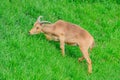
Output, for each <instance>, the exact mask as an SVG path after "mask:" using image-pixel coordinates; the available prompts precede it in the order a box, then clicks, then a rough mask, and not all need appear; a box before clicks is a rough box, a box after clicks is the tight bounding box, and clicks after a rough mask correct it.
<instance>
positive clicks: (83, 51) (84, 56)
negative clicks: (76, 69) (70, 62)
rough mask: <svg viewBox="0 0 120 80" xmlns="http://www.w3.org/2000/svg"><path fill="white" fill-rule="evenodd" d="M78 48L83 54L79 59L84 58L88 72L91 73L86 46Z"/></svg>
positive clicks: (90, 63)
mask: <svg viewBox="0 0 120 80" xmlns="http://www.w3.org/2000/svg"><path fill="white" fill-rule="evenodd" d="M80 50H81V52H82V54H83V57H82V58H81V59H84V58H85V59H86V61H87V64H88V72H89V73H92V62H91V59H90V57H89V53H88V48H85V47H80Z"/></svg>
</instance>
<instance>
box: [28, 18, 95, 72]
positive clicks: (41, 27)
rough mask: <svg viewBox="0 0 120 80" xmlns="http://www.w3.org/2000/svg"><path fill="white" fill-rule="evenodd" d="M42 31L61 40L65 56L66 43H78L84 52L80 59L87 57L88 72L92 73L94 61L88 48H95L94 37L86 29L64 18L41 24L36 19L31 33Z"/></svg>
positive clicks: (50, 37)
mask: <svg viewBox="0 0 120 80" xmlns="http://www.w3.org/2000/svg"><path fill="white" fill-rule="evenodd" d="M40 32H43V33H44V34H45V36H46V38H47V39H48V40H55V41H60V48H61V51H62V55H63V56H65V50H64V45H65V43H66V44H70V45H78V46H79V48H80V50H81V52H82V54H83V57H81V58H79V59H78V60H79V61H81V60H83V59H84V58H85V59H86V61H87V63H88V72H89V73H92V62H91V59H90V57H89V53H88V49H89V48H90V49H92V48H93V45H94V39H93V37H92V36H91V35H90V34H89V33H88V32H87V31H86V30H84V29H83V28H81V27H79V26H78V25H75V24H72V23H69V22H65V21H63V20H58V21H56V22H55V23H53V24H41V23H40V22H39V21H36V22H35V24H34V27H33V28H32V29H31V30H30V34H38V33H40Z"/></svg>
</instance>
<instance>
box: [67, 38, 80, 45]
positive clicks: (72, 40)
mask: <svg viewBox="0 0 120 80" xmlns="http://www.w3.org/2000/svg"><path fill="white" fill-rule="evenodd" d="M65 43H66V44H68V45H72V46H77V45H78V44H77V42H76V41H75V40H74V39H71V40H66V41H65Z"/></svg>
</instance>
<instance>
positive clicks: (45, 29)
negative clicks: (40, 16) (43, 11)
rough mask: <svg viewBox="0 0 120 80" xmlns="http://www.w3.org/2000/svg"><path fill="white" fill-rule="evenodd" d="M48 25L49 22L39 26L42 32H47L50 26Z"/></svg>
mask: <svg viewBox="0 0 120 80" xmlns="http://www.w3.org/2000/svg"><path fill="white" fill-rule="evenodd" d="M50 25H51V24H43V25H42V28H41V31H42V33H46V32H48V28H49V27H50Z"/></svg>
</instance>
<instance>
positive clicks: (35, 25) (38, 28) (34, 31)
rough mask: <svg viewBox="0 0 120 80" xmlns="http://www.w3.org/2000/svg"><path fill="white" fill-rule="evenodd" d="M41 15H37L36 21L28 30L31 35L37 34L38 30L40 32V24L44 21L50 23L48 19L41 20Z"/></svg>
mask: <svg viewBox="0 0 120 80" xmlns="http://www.w3.org/2000/svg"><path fill="white" fill-rule="evenodd" d="M41 18H42V16H39V17H38V19H37V21H36V22H35V23H34V26H33V28H32V29H31V30H30V31H29V34H31V35H33V34H39V33H40V32H42V26H43V24H45V23H50V22H48V21H41Z"/></svg>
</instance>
